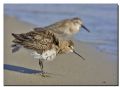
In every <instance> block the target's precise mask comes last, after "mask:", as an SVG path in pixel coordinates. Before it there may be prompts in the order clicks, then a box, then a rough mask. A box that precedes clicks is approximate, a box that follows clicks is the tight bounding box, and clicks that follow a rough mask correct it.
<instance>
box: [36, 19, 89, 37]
mask: <svg viewBox="0 0 120 87" xmlns="http://www.w3.org/2000/svg"><path fill="white" fill-rule="evenodd" d="M81 27H82V28H83V29H85V30H86V31H88V32H90V31H89V30H88V29H87V28H86V27H85V26H84V24H83V21H82V20H81V19H80V18H78V17H75V18H72V19H64V20H61V21H58V22H56V23H54V24H51V25H49V26H46V27H43V28H41V27H36V28H34V30H35V31H39V30H41V29H45V30H46V29H47V30H50V31H52V32H54V33H55V34H56V36H59V37H66V36H70V35H73V34H75V33H77V32H79V31H80V28H81Z"/></svg>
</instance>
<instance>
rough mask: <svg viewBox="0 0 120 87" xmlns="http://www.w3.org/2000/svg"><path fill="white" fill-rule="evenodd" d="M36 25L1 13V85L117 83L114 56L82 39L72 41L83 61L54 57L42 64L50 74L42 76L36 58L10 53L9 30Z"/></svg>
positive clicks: (29, 28)
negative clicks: (81, 40) (2, 47)
mask: <svg viewBox="0 0 120 87" xmlns="http://www.w3.org/2000/svg"><path fill="white" fill-rule="evenodd" d="M34 27H35V25H32V24H29V23H26V22H23V21H20V20H18V19H16V18H15V17H9V16H6V15H5V16H4V85H117V84H118V79H117V74H118V73H117V72H118V71H117V63H118V62H117V58H116V57H115V56H114V55H111V54H106V53H104V52H99V51H98V50H96V48H94V46H92V45H90V44H88V43H85V42H79V41H76V40H75V41H74V42H75V49H76V50H77V52H78V53H79V54H81V55H82V56H83V57H84V58H85V59H86V60H82V59H81V58H80V57H78V56H77V55H75V54H73V53H70V54H65V55H60V56H57V57H56V58H55V59H54V60H53V61H51V62H45V63H44V69H45V71H47V72H48V73H50V74H49V75H50V77H47V78H42V77H41V76H40V75H39V74H38V73H37V72H39V71H38V70H39V65H38V60H37V59H33V58H32V56H31V55H30V53H29V52H27V51H26V50H25V49H21V50H20V51H19V52H16V53H14V54H13V53H12V52H11V44H12V40H13V37H12V36H11V33H12V32H14V33H23V32H27V31H30V30H32V28H34Z"/></svg>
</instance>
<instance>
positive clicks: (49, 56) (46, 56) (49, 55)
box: [31, 49, 56, 61]
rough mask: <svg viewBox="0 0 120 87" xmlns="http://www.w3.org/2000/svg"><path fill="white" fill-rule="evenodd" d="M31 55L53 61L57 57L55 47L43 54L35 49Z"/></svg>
mask: <svg viewBox="0 0 120 87" xmlns="http://www.w3.org/2000/svg"><path fill="white" fill-rule="evenodd" d="M31 55H32V56H33V58H35V59H41V60H48V61H52V60H53V59H54V58H55V57H56V50H55V49H51V50H47V51H45V52H44V53H42V54H38V53H37V52H36V51H33V52H32V53H31Z"/></svg>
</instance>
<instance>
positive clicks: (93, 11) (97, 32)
mask: <svg viewBox="0 0 120 87" xmlns="http://www.w3.org/2000/svg"><path fill="white" fill-rule="evenodd" d="M117 8H118V6H117V5H116V4H109V5H108V4H103V5H102V4H91V5H90V4H74V5H73V4H69V5H67V4H46V5H45V4H31V5H30V4H29V5H28V4H24V5H22V4H21V5H20V4H14V5H13V4H11V5H10V4H9V5H8V4H5V5H4V12H5V14H7V15H10V16H16V17H17V18H19V19H21V20H23V21H27V22H30V23H32V24H35V25H36V26H41V27H42V26H46V25H49V24H52V23H54V22H56V21H58V20H62V19H65V18H72V17H80V18H81V19H82V20H83V22H84V25H85V26H86V27H87V28H89V30H90V31H91V33H88V32H86V31H84V29H81V32H79V33H78V34H76V35H75V38H76V39H78V40H80V41H84V42H88V43H92V44H93V45H94V46H95V47H96V48H97V49H98V50H100V51H104V52H106V53H110V54H113V55H117V31H118V30H117V29H118V28H117V10H118V9H117Z"/></svg>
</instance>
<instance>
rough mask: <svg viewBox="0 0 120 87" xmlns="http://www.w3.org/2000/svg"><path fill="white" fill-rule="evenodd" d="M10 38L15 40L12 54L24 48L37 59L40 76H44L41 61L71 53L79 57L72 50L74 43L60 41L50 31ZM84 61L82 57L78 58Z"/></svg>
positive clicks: (34, 32)
mask: <svg viewBox="0 0 120 87" xmlns="http://www.w3.org/2000/svg"><path fill="white" fill-rule="evenodd" d="M12 36H13V37H14V38H15V39H14V40H13V42H14V44H13V45H12V47H13V49H12V52H16V51H18V50H19V49H20V48H21V47H24V48H26V49H28V50H31V51H32V53H31V54H32V56H33V57H34V58H36V59H39V65H40V68H41V71H42V76H43V77H44V76H45V73H44V72H43V61H45V60H47V61H51V60H53V59H54V58H55V57H56V56H57V55H58V54H64V53H69V52H73V53H75V54H77V55H78V56H80V55H79V54H78V53H77V52H75V50H74V43H73V42H72V41H71V40H61V39H59V38H57V37H56V36H55V34H54V33H53V32H52V31H49V30H41V31H39V32H37V31H30V32H27V33H22V34H14V33H12ZM80 57H81V58H82V59H84V58H83V57H82V56H80Z"/></svg>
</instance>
